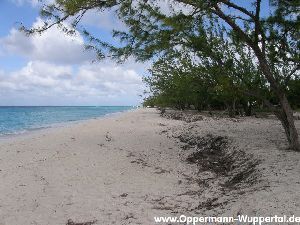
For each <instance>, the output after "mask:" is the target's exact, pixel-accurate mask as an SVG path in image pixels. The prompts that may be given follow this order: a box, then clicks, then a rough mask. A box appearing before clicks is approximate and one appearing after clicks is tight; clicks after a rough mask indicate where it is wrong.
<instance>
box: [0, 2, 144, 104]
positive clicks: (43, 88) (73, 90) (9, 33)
mask: <svg viewBox="0 0 300 225" xmlns="http://www.w3.org/2000/svg"><path fill="white" fill-rule="evenodd" d="M48 1H50V0H48ZM42 22H43V21H42V19H41V18H40V17H39V3H38V0H0V105H2V106H7V105H9V106H17V105H138V104H140V103H141V101H142V97H140V95H141V94H142V93H143V90H144V89H145V87H144V84H143V82H142V76H143V75H144V74H145V73H146V71H147V68H148V67H149V64H141V63H135V62H134V60H129V61H127V62H126V63H124V64H122V65H118V64H116V63H114V62H113V61H110V60H105V61H97V62H95V60H94V59H95V54H94V53H93V52H87V51H84V38H83V37H82V35H81V34H80V33H79V32H78V33H77V34H76V35H75V36H67V35H65V34H64V33H62V31H60V30H59V29H58V28H57V27H53V28H51V29H50V30H49V31H47V32H45V33H44V34H42V35H35V36H32V37H27V36H25V35H24V34H23V33H22V32H20V31H19V30H18V27H19V26H20V23H22V24H24V25H25V26H26V27H28V28H31V27H35V26H38V25H40V24H42ZM82 25H83V26H84V27H86V28H87V29H88V30H89V31H91V32H92V33H93V34H96V35H99V36H100V37H101V38H103V39H105V40H108V41H111V40H112V39H111V35H110V34H111V30H112V29H122V24H121V23H120V22H119V21H118V20H117V19H116V18H115V17H113V14H112V13H109V12H107V13H99V12H95V11H94V12H89V13H88V14H87V15H86V16H85V17H84V18H83V20H82Z"/></svg>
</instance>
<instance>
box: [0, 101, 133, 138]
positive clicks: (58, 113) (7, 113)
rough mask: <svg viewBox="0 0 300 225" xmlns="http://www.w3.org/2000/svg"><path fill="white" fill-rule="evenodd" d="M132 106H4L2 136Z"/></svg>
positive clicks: (0, 116)
mask: <svg viewBox="0 0 300 225" xmlns="http://www.w3.org/2000/svg"><path fill="white" fill-rule="evenodd" d="M130 109H133V107H132V106H71V107H70V106H15V107H13V106H2V107H0V136H3V135H10V134H18V133H24V132H26V131H29V130H35V129H41V128H47V127H52V126H55V125H58V124H63V123H66V122H71V121H80V120H86V119H92V118H98V117H103V116H105V115H109V114H112V113H117V112H124V111H127V110H130Z"/></svg>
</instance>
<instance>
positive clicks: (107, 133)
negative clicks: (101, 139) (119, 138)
mask: <svg viewBox="0 0 300 225" xmlns="http://www.w3.org/2000/svg"><path fill="white" fill-rule="evenodd" d="M105 140H106V141H108V142H109V141H111V140H112V137H111V135H110V133H109V132H106V135H105Z"/></svg>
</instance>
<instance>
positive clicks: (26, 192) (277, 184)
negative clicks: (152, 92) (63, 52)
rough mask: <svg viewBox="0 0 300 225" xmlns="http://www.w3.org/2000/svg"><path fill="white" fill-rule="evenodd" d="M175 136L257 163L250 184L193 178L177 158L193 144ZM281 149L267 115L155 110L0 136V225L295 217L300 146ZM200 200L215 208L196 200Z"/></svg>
mask: <svg viewBox="0 0 300 225" xmlns="http://www.w3.org/2000/svg"><path fill="white" fill-rule="evenodd" d="M297 126H298V128H299V127H300V124H299V122H297ZM182 133H188V134H191V135H194V136H199V137H200V136H201V137H204V136H206V135H207V134H213V135H222V136H226V138H227V139H228V143H229V145H230V146H229V148H228V149H229V151H230V149H231V150H232V149H238V150H240V151H243V152H245V154H247V155H249V156H251V157H252V158H254V159H256V158H257V159H259V160H260V162H259V164H258V165H257V166H256V170H255V173H256V174H257V181H256V182H255V183H253V184H251V186H247V187H244V186H243V185H242V184H241V185H240V186H237V187H236V188H234V189H230V190H226V191H224V190H223V189H222V188H220V187H221V185H220V183H222V182H223V181H224V180H226V179H228V177H223V176H216V175H213V176H215V179H212V180H215V181H217V182H211V181H210V182H209V183H208V185H206V186H205V185H204V186H203V185H200V183H201V182H199V180H200V181H201V179H204V177H207V173H208V171H205V172H201V173H200V172H199V166H198V165H197V164H190V163H187V161H186V157H187V156H188V155H189V154H190V153H192V152H193V151H195V149H188V150H184V149H185V148H182V147H184V143H181V142H180V140H179V139H178V136H180V135H181V134H182ZM285 146H286V141H285V139H284V135H283V132H282V128H281V126H280V124H279V123H278V121H276V120H274V119H256V118H243V119H238V120H231V119H226V118H224V119H216V118H212V117H203V120H200V121H195V122H190V123H187V122H184V121H181V120H171V119H166V118H163V117H160V116H159V113H158V112H157V111H156V110H155V109H138V110H135V111H130V112H126V113H122V114H120V115H114V116H111V117H107V118H100V119H93V120H88V121H84V122H80V123H77V124H71V125H66V126H64V127H59V128H52V129H46V130H40V131H38V132H33V133H30V134H26V135H22V136H16V137H10V138H7V139H5V140H1V141H0V178H1V183H0V225H21V224H22V225H27V224H28V225H29V224H34V225H35V224H36V225H65V224H67V221H68V220H70V219H71V220H72V221H74V223H79V222H88V221H97V222H96V223H95V224H106V225H109V224H155V223H154V220H153V217H154V216H179V215H181V214H186V215H199V214H201V215H202V214H203V215H212V214H214V215H228V216H230V215H237V214H240V213H247V214H251V215H258V214H260V215H263V214H268V215H272V214H275V213H276V214H287V215H288V214H295V215H297V214H298V216H300V211H299V209H300V176H299V174H300V153H295V152H292V151H287V150H286V149H285ZM211 174H212V173H211ZM246 183H247V182H246V181H245V184H246ZM235 189H237V190H238V191H236V190H235ZM213 198H215V199H214V200H213V201H211V199H213ZM209 201H211V202H213V205H215V206H212V207H199V206H201V204H202V205H203V203H207V202H209ZM216 203H217V204H216ZM206 206H207V204H206Z"/></svg>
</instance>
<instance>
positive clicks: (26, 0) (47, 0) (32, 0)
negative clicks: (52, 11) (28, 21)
mask: <svg viewBox="0 0 300 225" xmlns="http://www.w3.org/2000/svg"><path fill="white" fill-rule="evenodd" d="M10 2H12V3H13V4H15V5H17V6H22V5H25V4H30V5H31V6H32V7H37V6H40V5H42V4H52V3H54V2H55V0H10Z"/></svg>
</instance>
